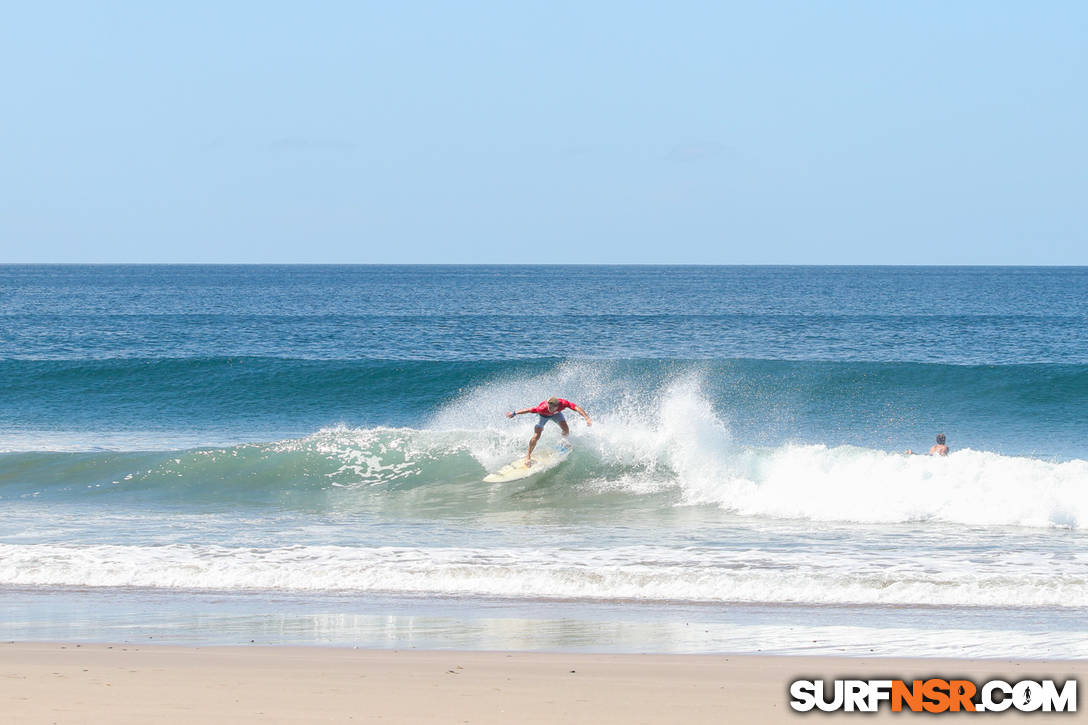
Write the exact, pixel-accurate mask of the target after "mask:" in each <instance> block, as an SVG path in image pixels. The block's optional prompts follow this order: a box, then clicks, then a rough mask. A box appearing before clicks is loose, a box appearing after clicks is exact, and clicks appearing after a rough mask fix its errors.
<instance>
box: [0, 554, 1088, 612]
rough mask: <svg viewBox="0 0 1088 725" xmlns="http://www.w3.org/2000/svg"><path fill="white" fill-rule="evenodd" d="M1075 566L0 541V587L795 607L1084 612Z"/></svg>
mask: <svg viewBox="0 0 1088 725" xmlns="http://www.w3.org/2000/svg"><path fill="white" fill-rule="evenodd" d="M1086 563H1088V560H1086V559H1085V558H1084V557H1077V558H1074V559H1071V560H1065V561H1048V562H1033V561H1028V560H1023V559H1017V558H1016V557H1015V556H1009V557H997V558H996V559H994V560H991V561H989V562H987V563H982V564H980V563H979V562H977V561H972V560H970V559H968V558H956V557H955V556H950V557H947V558H946V559H945V560H944V561H940V562H933V561H928V562H920V561H911V560H910V559H906V558H902V557H898V558H896V559H889V560H887V561H885V560H883V559H881V558H880V557H873V556H867V557H864V556H857V557H851V556H850V555H849V554H842V555H840V554H831V553H828V552H823V553H819V552H813V551H802V550H794V551H777V552H768V551H759V550H752V549H745V550H717V549H707V548H700V549H673V548H665V547H655V546H628V547H615V548H607V549H574V548H553V547H535V548H525V549H511V548H502V549H498V548H496V549H471V548H407V547H405V548H396V547H378V548H356V547H344V546H292V547H279V548H251V547H246V548H232V547H225V546H213V545H164V546H120V545H82V546H72V545H57V544H30V545H19V544H4V545H0V584H3V585H18V586H92V587H152V588H182V589H223V590H289V591H345V590H346V591H359V592H387V593H389V592H392V593H426V594H438V595H476V596H494V597H513V598H555V599H594V600H647V601H670V600H671V601H693V602H758V603H781V604H787V603H797V604H865V605H947V606H998V607H1052V608H1053V607H1058V608H1064V607H1085V606H1088V577H1086V575H1085V565H1086Z"/></svg>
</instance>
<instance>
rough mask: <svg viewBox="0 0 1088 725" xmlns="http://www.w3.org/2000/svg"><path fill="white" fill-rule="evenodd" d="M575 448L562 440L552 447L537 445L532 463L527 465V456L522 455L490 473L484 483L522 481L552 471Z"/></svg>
mask: <svg viewBox="0 0 1088 725" xmlns="http://www.w3.org/2000/svg"><path fill="white" fill-rule="evenodd" d="M572 450H573V448H572V447H571V445H570V444H569V443H567V442H565V441H564V442H562V443H560V444H559V445H557V446H554V447H552V448H544V449H543V450H541V449H540V447H537V449H536V450H535V451H533V462H532V465H529V466H526V465H525V456H521V457H520V458H518V459H517V460H516V461H514V462H513V463H508V464H507V465H505V466H503V467H502V468H500V469H499V470H497V471H495V472H494V473H492V474H489V475H488V476H486V477H485V478H484V483H507V482H509V481H520V480H521V479H523V478H528V477H529V476H535V475H536V474H538V473H544V471H550V470H551V469H553V468H555V467H556V466H558V465H559V464H560V463H562V462H563V461H565V460H567V458H568V457H569V456H570V452H571V451H572Z"/></svg>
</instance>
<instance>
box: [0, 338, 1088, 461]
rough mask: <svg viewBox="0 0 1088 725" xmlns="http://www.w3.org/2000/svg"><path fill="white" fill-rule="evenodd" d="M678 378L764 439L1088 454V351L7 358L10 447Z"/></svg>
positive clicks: (590, 390)
mask: <svg viewBox="0 0 1088 725" xmlns="http://www.w3.org/2000/svg"><path fill="white" fill-rule="evenodd" d="M678 382H683V383H685V384H687V383H691V384H693V385H696V386H697V387H698V389H699V393H698V394H699V396H700V400H701V401H702V404H704V405H706V406H709V407H710V408H712V409H713V410H714V411H715V412H716V414H717V415H718V416H719V417H720V418H721V419H722V420H723V421H725V422H726V423H727V424H728V426H729V427H730V430H731V432H732V434H733V435H734V436H735V437H736V438H737V439H738V440H742V441H745V442H747V443H750V444H753V445H765V446H773V445H781V444H783V443H786V442H810V443H825V444H828V445H841V444H850V445H861V446H865V447H871V448H882V449H886V450H899V449H904V448H914V449H919V448H921V449H926V448H928V445H929V444H930V443H931V442H932V438H933V436H934V435H935V434H936V433H937V432H938V431H943V432H945V433H947V434H948V436H949V441H950V443H951V444H952V446H953V449H955V448H962V447H971V448H975V449H977V450H988V451H995V452H1000V453H1007V454H1013V455H1035V456H1037V457H1043V458H1046V457H1057V458H1073V457H1086V456H1088V448H1086V446H1088V443H1086V441H1085V438H1084V435H1083V432H1084V430H1085V429H1088V365H998V366H961V365H947V364H928V363H873V362H869V363H865V362H819V361H783V360H776V361H772V360H717V361H691V360H628V361H581V362H572V361H556V360H526V361H460V362H436V361H368V360H336V361H320V360H287V359H278V358H198V359H168V360H103V361H65V360H53V361H40V360H5V361H0V418H2V419H3V420H4V421H5V426H6V428H5V430H4V431H0V450H8V451H19V450H43V449H44V450H70V449H73V448H75V449H87V448H93V447H95V446H98V447H108V448H111V449H119V450H134V449H139V448H166V449H176V448H178V447H179V442H188V445H200V444H207V443H216V444H218V443H225V442H236V441H239V440H270V439H274V438H280V437H299V436H302V435H305V434H307V433H309V432H312V431H314V430H318V429H320V428H323V427H329V426H335V425H339V424H344V425H348V426H352V427H359V426H362V427H373V426H407V427H414V428H427V427H430V426H431V424H432V420H433V419H435V418H436V417H438V418H442V419H443V420H445V421H446V422H447V423H448V424H452V423H457V424H458V425H460V426H462V427H465V428H480V427H484V426H491V425H494V424H496V421H499V422H501V421H502V413H503V412H504V411H506V410H509V409H511V408H515V407H523V406H526V405H532V404H535V403H537V402H539V400H541V399H543V398H546V397H548V396H550V395H553V394H560V395H564V396H565V397H568V398H571V399H574V400H575V402H579V403H581V404H583V405H584V406H585V407H586V408H587V409H589V410H590V411H591V412H592V413H593V414H594V415H595V416H598V417H602V416H603V419H605V420H607V419H608V417H609V416H613V417H614V416H616V415H626V414H628V413H629V412H630V410H631V409H632V408H638V409H639V410H640V415H641V416H643V417H644V418H645V421H646V422H652V421H653V420H654V418H655V416H656V415H657V412H656V410H655V406H658V405H660V403H661V400H662V398H663V396H665V395H666V394H667V391H668V390H670V389H671V388H672V387H674V386H675V385H676V384H677V383H678Z"/></svg>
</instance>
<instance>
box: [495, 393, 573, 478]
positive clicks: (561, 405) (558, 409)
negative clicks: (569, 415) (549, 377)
mask: <svg viewBox="0 0 1088 725" xmlns="http://www.w3.org/2000/svg"><path fill="white" fill-rule="evenodd" d="M568 408H569V409H570V410H573V411H574V412H575V413H578V414H579V415H581V416H582V417H583V418H585V419H586V425H593V420H592V419H591V418H590V417H589V413H586V412H585V411H584V410H582V409H581V408H580V407H579V406H578V405H577V404H575V403H572V402H570V401H569V400H564V399H563V398H555V397H551V398H548V399H547V400H545V401H543V402H541V403H540V404H539V405H537V406H535V407H532V408H522V409H521V410H511V411H510V412H509V413H507V414H506V417H507V418H513V417H514V416H515V415H525V414H532V413H536V414H537V415H538V416H540V417H539V418H538V419H537V421H536V426H534V428H533V437H532V438H530V439H529V452H528V453H527V454H525V465H527V466H530V465H532V463H533V449H534V448H536V442H537V441H538V440H540V434H541V433H543V432H544V426H546V425H547V424H548V423H550V422H555V423H558V424H559V428H560V429H561V430H562V431H563V435H564V436H567V435H568V434H569V433H570V426H568V425H567V419H566V418H564V417H563V411H564V410H567V409H568Z"/></svg>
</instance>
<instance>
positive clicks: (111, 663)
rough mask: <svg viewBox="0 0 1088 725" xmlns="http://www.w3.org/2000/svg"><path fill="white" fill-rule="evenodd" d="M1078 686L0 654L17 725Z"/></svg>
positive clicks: (567, 712) (607, 666)
mask: <svg viewBox="0 0 1088 725" xmlns="http://www.w3.org/2000/svg"><path fill="white" fill-rule="evenodd" d="M1086 675H1088V660H1053V659H1050V660H1026V659H963V658H958V659H933V658H924V659H923V658H919V659H913V658H902V657H829V656H824V655H812V656H806V655H800V656H799V655H729V654H682V655H676V654H587V653H566V652H502V651H491V652H488V651H465V650H404V649H398V650H389V649H347V648H341V647H315V646H292V645H276V646H267V645H249V646H245V645H243V646H234V647H221V646H217V647H184V646H176V645H162V644H149V645H144V644H140V645H133V644H113V645H109V644H84V643H75V642H72V643H67V642H4V643H0V707H2V708H3V711H4V712H5V714H7V715H8V716H9V717H10V718H11V720H12V722H20V723H47V722H49V723H52V722H57V723H64V722H112V723H146V722H165V723H188V722H241V723H246V722H284V723H287V722H299V723H301V722H358V721H362V722H379V721H382V722H396V723H416V722H418V723H425V722H426V723H432V722H449V723H462V722H471V723H506V722H511V721H515V720H516V721H519V722H529V723H537V722H539V723H556V722H585V723H591V722H592V723H634V722H645V723H659V722H660V723H665V722H676V723H710V722H715V723H719V722H723V721H732V722H784V721H793V720H796V718H799V717H806V716H807V715H805V714H801V713H796V712H793V711H792V710H791V708H790V707H789V695H788V688H789V683H790V682H791V681H793V680H794V679H798V678H810V679H816V678H824V679H835V678H847V677H858V678H866V679H867V678H881V677H903V678H907V677H933V676H938V677H940V676H944V677H963V678H966V679H971V680H974V681H984V680H987V679H992V678H995V677H998V678H1005V679H1009V680H1010V681H1015V680H1018V679H1025V678H1054V679H1063V680H1064V679H1067V678H1073V677H1076V678H1079V679H1084V677H1085V676H1086ZM1023 715H1025V714H1021V713H1005V715H1004V717H1014V718H1015V717H1021V716H1023ZM1027 715H1030V716H1031V718H1032V719H1033V720H1036V721H1037V720H1040V719H1042V720H1043V721H1046V720H1048V719H1051V718H1055V719H1056V718H1063V719H1064V720H1065V721H1069V718H1070V714H1068V713H1065V714H1063V713H1051V714H1043V713H1027ZM899 716H901V714H893V713H891V712H889V711H887V710H886V709H884V710H881V712H880V713H879V714H877V715H876V716H875V717H877V718H878V719H883V718H888V717H899ZM821 717H828V716H827V715H822V716H821ZM831 717H835V718H850V717H854V718H856V717H862V718H863V719H864V718H871V717H874V716H873V715H861V714H860V713H853V714H850V713H847V714H836V715H832V716H831ZM908 717H909V716H908ZM1074 717H1075V716H1074Z"/></svg>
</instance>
